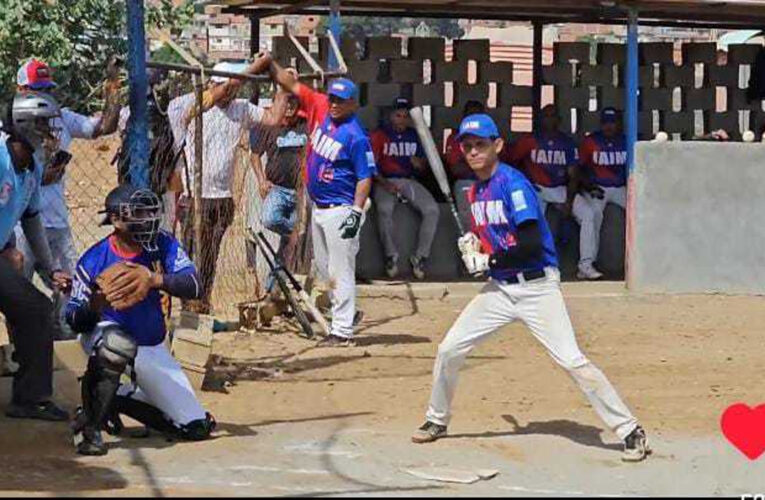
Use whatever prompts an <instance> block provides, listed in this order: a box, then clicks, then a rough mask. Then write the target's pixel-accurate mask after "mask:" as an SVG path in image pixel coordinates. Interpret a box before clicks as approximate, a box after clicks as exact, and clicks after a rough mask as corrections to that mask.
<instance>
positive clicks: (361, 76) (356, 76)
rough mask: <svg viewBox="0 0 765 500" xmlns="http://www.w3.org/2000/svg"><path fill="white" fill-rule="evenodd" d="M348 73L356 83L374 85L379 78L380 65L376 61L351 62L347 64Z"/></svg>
mask: <svg viewBox="0 0 765 500" xmlns="http://www.w3.org/2000/svg"><path fill="white" fill-rule="evenodd" d="M348 71H350V73H351V78H352V79H353V81H354V82H356V83H374V82H377V80H378V79H379V76H380V63H379V62H378V61H351V62H348Z"/></svg>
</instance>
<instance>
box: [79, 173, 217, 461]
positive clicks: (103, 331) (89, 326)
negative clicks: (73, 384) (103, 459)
mask: <svg viewBox="0 0 765 500" xmlns="http://www.w3.org/2000/svg"><path fill="white" fill-rule="evenodd" d="M101 213H106V218H105V219H104V221H103V222H102V225H106V224H111V225H113V226H114V231H113V232H112V234H111V235H109V236H108V237H106V238H104V239H103V240H101V241H99V242H98V243H96V244H95V245H94V246H92V247H91V248H90V249H88V250H87V251H86V252H85V254H84V255H83V256H82V257H81V258H80V260H79V262H78V263H77V269H76V271H75V278H74V287H73V291H72V298H71V300H70V301H69V304H68V305H67V310H66V319H67V322H68V323H69V325H70V326H71V327H72V329H73V330H74V331H75V332H77V333H80V334H81V336H80V341H81V343H82V345H83V347H84V349H85V351H86V353H88V355H89V360H88V366H87V369H86V371H85V374H84V376H83V377H82V407H80V408H79V409H78V411H77V415H76V417H75V420H74V422H73V424H72V430H73V433H74V442H75V446H76V447H77V452H78V453H80V454H82V455H104V454H106V452H107V448H106V446H105V445H104V443H103V440H102V437H101V431H102V430H107V432H109V433H110V434H119V433H120V431H121V430H122V423H121V421H120V415H121V414H122V415H127V416H129V417H131V418H133V419H135V420H137V421H139V422H141V423H143V424H144V425H145V426H146V427H147V428H149V429H154V430H157V431H159V432H161V433H163V434H164V435H166V436H168V437H171V438H177V439H189V440H201V439H206V438H207V437H209V436H210V433H211V432H212V431H213V429H214V428H215V420H214V419H213V418H212V416H211V415H210V414H209V413H206V412H205V411H204V409H203V408H202V406H201V405H200V404H199V401H198V400H197V398H196V396H195V394H194V390H193V389H192V387H191V385H190V384H189V381H188V379H187V378H186V375H185V374H184V373H183V371H182V370H181V367H180V365H179V364H178V362H177V361H176V360H175V359H174V358H173V357H172V355H171V354H170V351H169V350H168V348H167V346H166V344H165V343H164V340H165V334H166V328H165V320H164V317H163V311H162V303H161V296H160V291H162V292H165V293H167V294H169V295H172V296H175V297H180V298H182V299H196V298H198V297H200V296H201V294H202V290H201V287H200V286H199V280H198V278H197V274H196V269H195V268H194V264H193V263H192V262H191V260H190V259H189V257H188V256H187V255H186V252H185V251H184V250H183V248H181V246H180V244H179V243H178V241H177V240H176V239H175V238H173V237H172V236H171V235H169V234H167V233H165V232H163V231H160V230H159V224H160V220H161V217H162V205H161V203H160V200H159V198H158V197H157V196H156V195H155V194H154V193H153V192H152V191H150V190H148V189H138V188H136V187H134V186H132V185H130V184H123V185H121V186H119V187H117V188H115V189H114V190H112V191H111V192H110V193H109V195H108V196H107V198H106V210H105V211H103V212H101ZM123 373H127V374H129V375H130V376H131V380H132V382H131V383H129V384H120V378H121V376H122V374H123Z"/></svg>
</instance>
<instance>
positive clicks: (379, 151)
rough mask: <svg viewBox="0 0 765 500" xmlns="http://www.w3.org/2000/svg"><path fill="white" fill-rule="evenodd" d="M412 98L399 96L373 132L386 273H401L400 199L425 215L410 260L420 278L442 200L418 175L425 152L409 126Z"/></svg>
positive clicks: (392, 275) (376, 195) (423, 166)
mask: <svg viewBox="0 0 765 500" xmlns="http://www.w3.org/2000/svg"><path fill="white" fill-rule="evenodd" d="M410 108H411V105H410V104H409V100H408V99H406V98H404V97H399V98H398V99H396V101H395V102H394V103H393V110H392V111H391V112H390V120H389V122H388V123H386V124H385V125H383V126H382V127H381V128H379V129H377V130H375V131H374V132H373V133H372V136H371V139H372V150H373V151H374V154H375V161H376V162H377V165H378V173H377V175H376V176H375V187H374V192H373V195H374V200H375V203H376V204H377V223H378V227H379V229H380V237H381V238H382V243H383V247H384V250H385V272H386V273H387V274H388V277H390V278H393V277H394V276H396V274H398V263H397V262H398V249H397V248H396V243H395V242H394V241H393V212H394V210H395V208H396V201H397V200H398V199H401V200H404V201H406V202H408V203H411V205H412V207H413V208H414V209H415V210H416V211H417V212H418V213H419V214H420V215H421V216H422V221H421V222H420V231H419V235H418V237H417V250H416V251H415V254H414V255H412V256H411V257H410V259H409V261H410V263H411V264H412V273H413V274H414V277H415V278H417V279H420V280H421V279H423V278H425V263H426V261H427V260H428V257H430V248H431V246H432V245H433V238H435V236H436V228H437V227H438V215H439V210H438V203H436V200H435V199H434V198H433V195H431V194H430V192H429V191H428V190H427V189H425V187H424V186H423V185H422V184H420V183H419V182H417V180H416V179H415V174H416V173H418V172H422V171H424V170H425V169H426V166H425V165H426V163H425V160H424V158H425V153H424V152H423V150H422V146H421V145H420V140H419V138H418V136H417V131H416V130H415V129H414V128H413V127H411V126H410V125H409V109H410Z"/></svg>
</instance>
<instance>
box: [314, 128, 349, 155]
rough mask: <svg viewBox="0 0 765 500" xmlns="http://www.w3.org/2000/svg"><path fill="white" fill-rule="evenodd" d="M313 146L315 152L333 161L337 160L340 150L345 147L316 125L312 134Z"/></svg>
mask: <svg viewBox="0 0 765 500" xmlns="http://www.w3.org/2000/svg"><path fill="white" fill-rule="evenodd" d="M311 147H312V148H313V152H314V153H316V154H317V155H319V156H321V157H322V158H325V159H327V160H329V161H331V162H334V161H335V160H337V156H338V155H339V154H340V150H341V149H343V145H342V144H341V143H339V142H337V141H336V140H334V139H333V138H331V137H330V136H328V135H327V134H325V133H324V132H323V131H322V130H321V127H316V130H314V132H313V135H312V136H311Z"/></svg>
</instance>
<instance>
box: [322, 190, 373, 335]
mask: <svg viewBox="0 0 765 500" xmlns="http://www.w3.org/2000/svg"><path fill="white" fill-rule="evenodd" d="M350 211H351V207H350V206H342V207H335V208H317V207H316V205H314V207H313V213H312V216H311V231H312V232H311V238H312V240H313V262H314V267H315V269H316V273H317V276H318V277H319V278H320V279H322V280H323V281H325V282H326V283H327V284H328V285H329V288H330V297H331V300H332V325H331V328H330V332H331V333H332V335H337V336H339V337H345V338H351V337H353V316H354V314H355V313H356V254H358V253H359V237H360V235H361V229H359V233H358V234H357V235H356V237H355V238H350V239H347V240H344V239H342V238H341V237H340V233H341V231H340V226H341V225H342V224H343V221H344V220H345V218H346V217H347V216H348V214H349V212H350ZM365 218H366V217H365V216H362V218H361V225H362V226H363V225H364V220H365Z"/></svg>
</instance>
